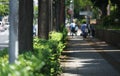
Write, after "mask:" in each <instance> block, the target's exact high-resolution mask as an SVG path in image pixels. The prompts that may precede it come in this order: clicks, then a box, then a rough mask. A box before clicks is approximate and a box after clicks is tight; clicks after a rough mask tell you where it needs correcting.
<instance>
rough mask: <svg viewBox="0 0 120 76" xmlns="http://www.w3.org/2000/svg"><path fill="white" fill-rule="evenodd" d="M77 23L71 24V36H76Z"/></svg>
mask: <svg viewBox="0 0 120 76" xmlns="http://www.w3.org/2000/svg"><path fill="white" fill-rule="evenodd" d="M75 26H76V24H75V21H72V23H71V24H70V35H72V36H73V35H74V34H75Z"/></svg>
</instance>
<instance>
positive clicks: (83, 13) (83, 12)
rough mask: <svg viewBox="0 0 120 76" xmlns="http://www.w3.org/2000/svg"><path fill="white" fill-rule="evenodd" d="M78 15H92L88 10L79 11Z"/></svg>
mask: <svg viewBox="0 0 120 76" xmlns="http://www.w3.org/2000/svg"><path fill="white" fill-rule="evenodd" d="M79 15H87V16H92V12H90V11H80V13H79Z"/></svg>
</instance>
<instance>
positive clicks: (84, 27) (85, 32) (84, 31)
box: [80, 21, 88, 38]
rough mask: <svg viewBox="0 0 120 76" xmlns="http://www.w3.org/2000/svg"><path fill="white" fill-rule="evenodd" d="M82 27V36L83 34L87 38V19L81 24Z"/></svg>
mask: <svg viewBox="0 0 120 76" xmlns="http://www.w3.org/2000/svg"><path fill="white" fill-rule="evenodd" d="M80 29H81V31H82V33H81V36H83V37H84V38H86V37H87V34H88V27H87V24H86V22H85V21H84V22H83V24H81V27H80Z"/></svg>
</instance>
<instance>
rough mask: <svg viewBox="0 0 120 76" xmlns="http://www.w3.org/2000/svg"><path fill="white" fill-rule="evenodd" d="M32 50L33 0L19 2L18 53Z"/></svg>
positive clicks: (20, 0)
mask: <svg viewBox="0 0 120 76" xmlns="http://www.w3.org/2000/svg"><path fill="white" fill-rule="evenodd" d="M32 50H33V0H19V52H20V53H23V52H26V51H32Z"/></svg>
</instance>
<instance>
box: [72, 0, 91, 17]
mask: <svg viewBox="0 0 120 76" xmlns="http://www.w3.org/2000/svg"><path fill="white" fill-rule="evenodd" d="M91 6H92V3H91V1H90V0H74V8H75V9H74V16H75V18H78V19H79V17H80V15H79V12H80V11H87V10H88V7H89V8H91Z"/></svg>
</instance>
